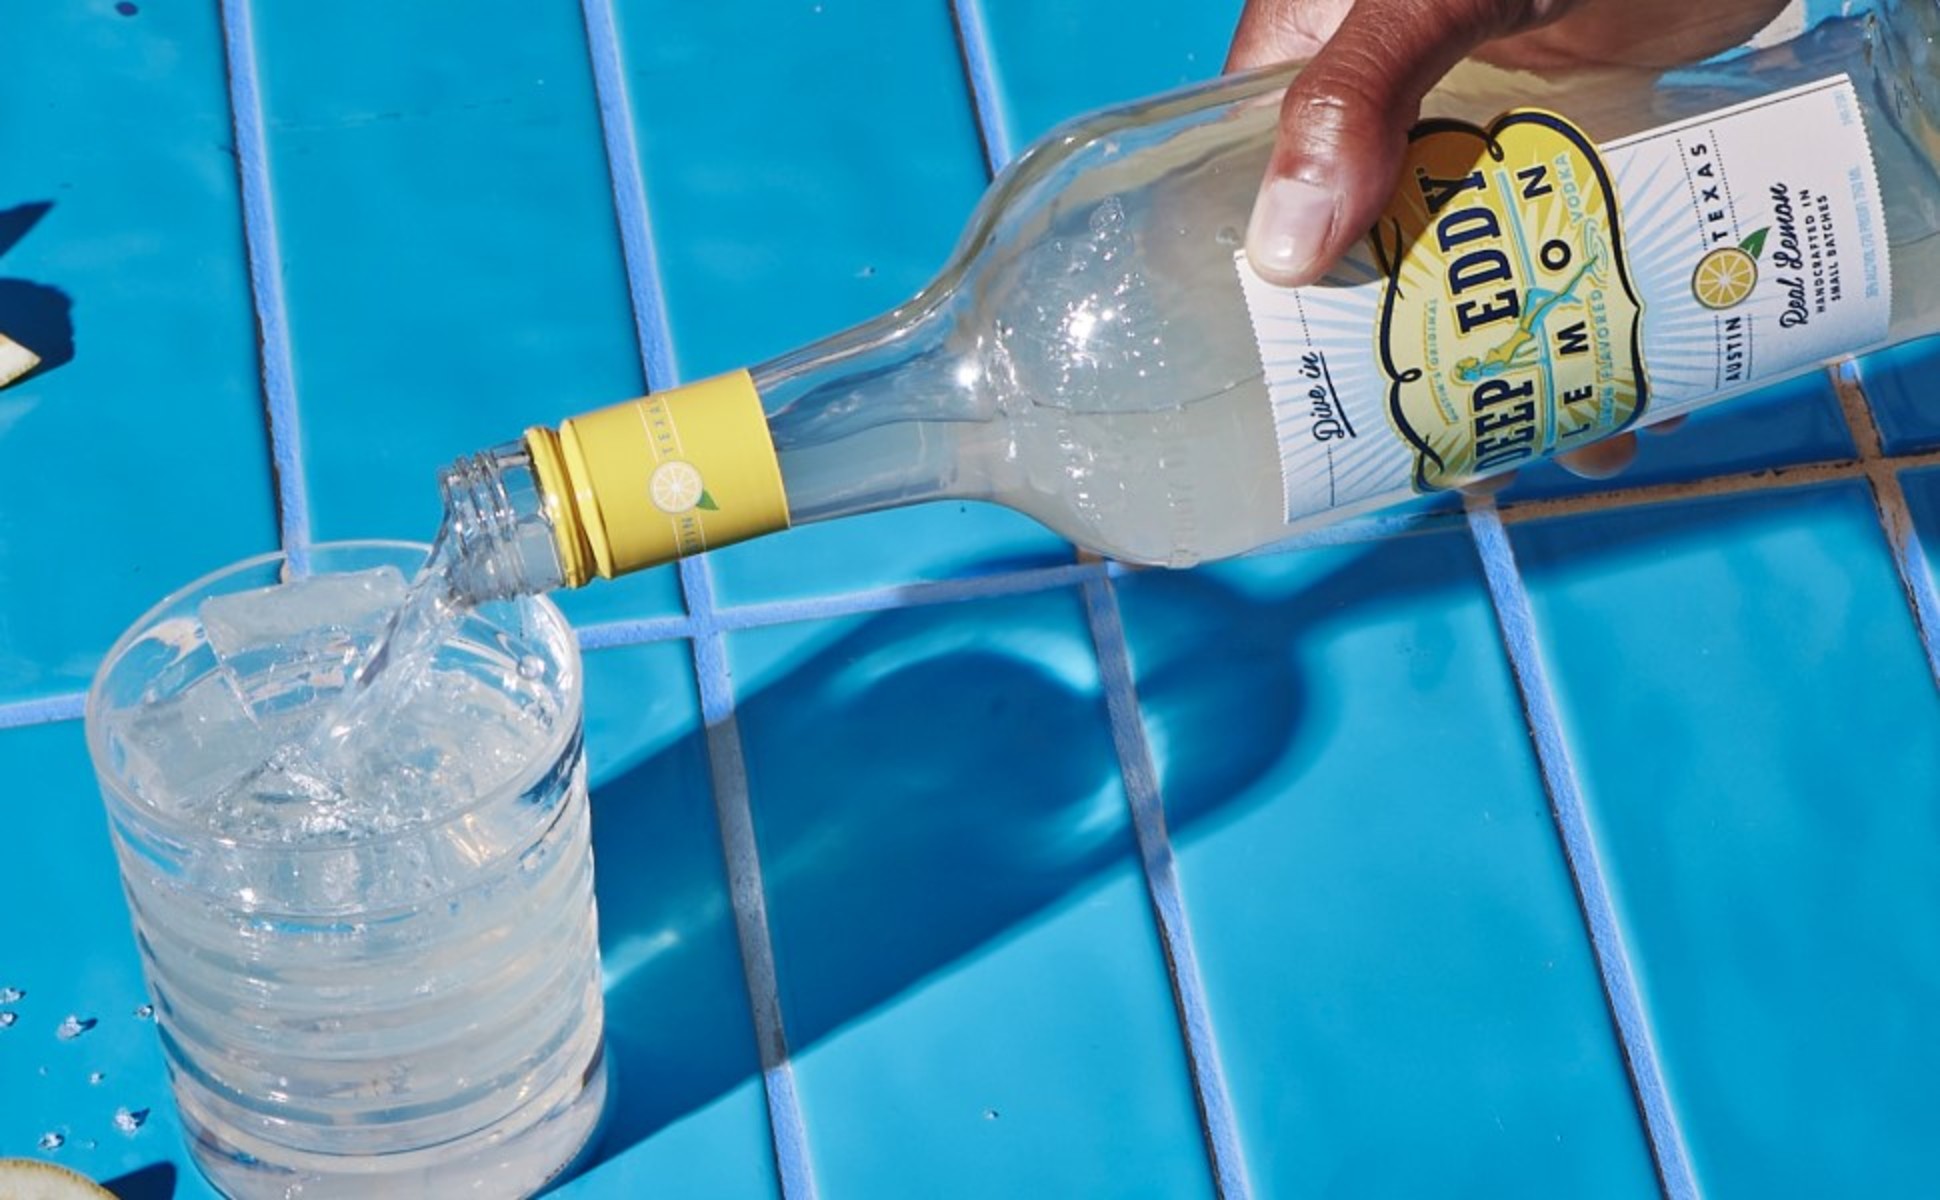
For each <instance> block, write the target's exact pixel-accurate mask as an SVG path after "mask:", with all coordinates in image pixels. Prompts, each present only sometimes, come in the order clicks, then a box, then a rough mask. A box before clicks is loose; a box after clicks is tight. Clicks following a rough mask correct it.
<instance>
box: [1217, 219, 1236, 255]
mask: <svg viewBox="0 0 1940 1200" xmlns="http://www.w3.org/2000/svg"><path fill="white" fill-rule="evenodd" d="M1213 240H1214V241H1216V242H1218V243H1219V244H1220V245H1222V246H1224V247H1226V248H1227V249H1229V250H1230V249H1232V248H1233V247H1235V246H1237V245H1239V243H1240V236H1239V230H1237V229H1234V228H1233V227H1232V226H1231V225H1227V226H1225V227H1223V228H1222V229H1220V231H1219V232H1218V233H1216V234H1214V235H1213Z"/></svg>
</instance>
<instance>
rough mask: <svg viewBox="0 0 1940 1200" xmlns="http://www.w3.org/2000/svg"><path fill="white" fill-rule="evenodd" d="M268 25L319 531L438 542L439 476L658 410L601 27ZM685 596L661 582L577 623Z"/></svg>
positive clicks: (427, 22)
mask: <svg viewBox="0 0 1940 1200" xmlns="http://www.w3.org/2000/svg"><path fill="white" fill-rule="evenodd" d="M258 7H259V9H260V11H258V12H257V13H256V34H257V39H256V40H257V46H258V67H259V70H260V72H261V76H262V92H263V107H264V119H265V122H266V136H267V142H268V155H269V163H270V170H271V175H272V182H273V188H274V215H275V218H276V222H277V229H278V233H279V237H280V239H281V250H282V257H283V265H284V280H285V287H286V291H287V296H288V304H289V326H290V339H291V346H292V350H293V354H294V359H295V373H296V379H295V383H296V391H297V400H298V404H299V406H300V409H301V411H302V415H303V420H302V426H303V437H304V453H305V462H306V463H307V466H308V472H307V474H308V482H309V490H310V496H311V508H312V510H313V514H314V517H313V520H314V524H315V532H316V535H317V537H319V538H342V537H387V536H388V537H408V538H412V539H415V540H418V541H428V540H430V537H431V534H432V533H433V532H434V531H435V530H436V528H437V522H438V497H437V490H436V472H437V470H438V468H439V467H441V466H443V465H444V464H445V463H447V462H449V461H451V460H452V459H453V458H455V457H457V456H458V455H460V454H467V453H471V452H473V451H476V450H480V449H483V448H485V447H487V446H491V445H496V444H498V443H500V442H504V441H509V440H512V439H515V438H517V437H518V436H519V435H520V434H521V433H522V432H523V431H524V429H525V428H526V427H527V426H528V425H532V424H536V423H540V422H553V421H557V420H559V419H560V418H562V417H566V416H570V415H572V414H573V413H574V412H578V411H582V410H585V409H590V408H594V407H598V406H602V405H606V404H610V403H614V402H616V401H619V400H623V399H625V398H626V397H628V396H631V395H636V394H638V393H639V392H640V390H641V389H642V380H641V374H640V365H639V349H638V346H637V344H636V341H635V337H634V328H633V317H632V308H631V305H630V302H629V300H628V295H627V287H626V276H625V270H624V263H623V259H622V256H621V252H620V243H619V236H618V230H617V227H616V225H615V223H614V211H613V200H612V190H611V186H610V183H609V180H608V176H607V169H606V155H605V150H604V145H603V142H602V138H601V132H600V124H599V108H598V104H597V101H596V99H595V96H594V90H593V83H592V74H591V68H590V67H589V65H588V59H587V42H586V33H585V29H584V27H583V25H582V23H581V20H580V16H579V11H578V8H577V6H574V5H550V6H547V7H546V8H545V9H544V10H543V11H533V10H531V9H530V6H528V5H523V4H519V3H516V2H515V0H488V2H487V3H483V4H479V3H459V2H458V0H431V2H427V3H414V4H408V5H396V4H388V3H384V2H383V0H353V2H351V3H344V4H330V5H322V6H317V5H295V6H292V5H259V6H258ZM353 67H354V69H351V68H353ZM677 595H678V593H677V589H676V586H675V581H674V577H673V573H672V572H671V571H658V572H652V573H649V574H648V575H646V576H643V577H641V578H637V579H633V580H628V581H625V582H623V583H618V584H608V585H604V586H602V587H600V588H598V589H595V590H592V591H589V592H586V593H584V594H583V595H581V596H576V597H573V598H572V599H571V600H570V601H569V602H568V603H569V606H570V607H571V609H572V615H573V616H574V618H575V619H576V620H580V621H592V620H601V619H608V618H614V617H639V616H651V615H659V614H666V613H673V612H677V611H679V607H678V599H677Z"/></svg>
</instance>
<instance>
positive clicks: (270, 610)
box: [198, 567, 407, 712]
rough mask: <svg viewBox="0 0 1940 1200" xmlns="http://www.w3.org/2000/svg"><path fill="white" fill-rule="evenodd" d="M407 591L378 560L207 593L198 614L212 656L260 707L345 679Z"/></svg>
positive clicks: (303, 697) (299, 699) (292, 701)
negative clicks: (359, 567) (374, 564)
mask: <svg viewBox="0 0 1940 1200" xmlns="http://www.w3.org/2000/svg"><path fill="white" fill-rule="evenodd" d="M406 592H407V588H406V586H405V582H404V576H403V574H402V573H400V572H399V571H398V570H397V568H395V567H378V568H376V569H374V570H370V571H349V572H344V573H342V574H336V575H313V576H310V577H309V578H307V579H298V580H294V581H292V582H290V583H283V584H278V585H276V586H275V587H267V588H258V589H256V590H255V591H249V592H233V593H231V594H229V595H226V596H211V597H210V598H209V599H207V600H204V601H203V602H202V607H201V609H200V610H199V611H198V615H199V616H200V617H201V619H202V629H203V634H204V636H205V637H207V638H208V640H209V646H210V648H212V649H213V650H214V651H215V653H216V658H217V659H218V660H219V661H220V662H221V663H222V664H223V666H224V667H226V668H227V669H228V670H229V671H230V672H231V673H232V674H233V675H234V676H235V677H236V679H237V681H238V683H239V685H240V686H241V688H242V691H243V694H244V695H245V696H247V697H248V699H249V703H250V705H251V706H252V707H253V708H255V709H256V710H258V711H259V712H261V711H270V710H277V709H282V708H288V707H291V706H293V705H301V704H304V703H307V702H308V701H309V700H310V699H311V698H313V697H314V696H315V694H316V692H317V690H318V689H328V690H335V689H337V688H340V687H342V686H343V684H344V683H345V682H346V681H347V680H348V679H349V677H350V674H351V672H352V671H354V670H355V668H356V666H357V664H358V663H360V662H362V661H363V658H364V656H365V655H366V654H368V653H369V652H370V650H371V649H372V647H373V646H374V645H375V644H376V642H377V639H378V637H379V636H380V635H381V634H382V633H383V632H384V628H385V626H386V625H387V624H388V623H389V622H390V619H391V616H392V614H393V613H395V612H396V611H397V609H398V606H399V605H401V604H403V603H404V597H405V594H406Z"/></svg>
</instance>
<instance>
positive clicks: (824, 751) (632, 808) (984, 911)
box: [593, 539, 1472, 1158]
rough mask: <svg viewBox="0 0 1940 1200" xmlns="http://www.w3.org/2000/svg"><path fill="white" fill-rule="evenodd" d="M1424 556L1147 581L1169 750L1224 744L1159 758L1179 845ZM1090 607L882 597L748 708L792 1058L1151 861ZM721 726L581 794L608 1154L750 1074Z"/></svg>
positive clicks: (758, 819) (1053, 600) (1371, 554)
mask: <svg viewBox="0 0 1940 1200" xmlns="http://www.w3.org/2000/svg"><path fill="white" fill-rule="evenodd" d="M1415 541H1417V539H1403V540H1402V541H1400V542H1394V543H1377V544H1374V545H1371V546H1368V547H1365V548H1362V549H1358V550H1356V551H1352V552H1342V553H1341V554H1340V555H1339V556H1338V557H1336V558H1333V559H1330V560H1329V561H1330V562H1331V563H1333V564H1334V567H1333V569H1329V570H1325V571H1324V572H1320V573H1317V574H1316V577H1315V578H1314V579H1313V580H1312V581H1311V583H1310V584H1309V585H1308V586H1306V587H1304V588H1303V589H1301V590H1299V591H1298V592H1297V593H1296V594H1294V595H1293V596H1291V598H1286V597H1276V598H1274V599H1273V600H1271V601H1262V600H1259V599H1255V598H1253V597H1250V596H1248V595H1246V594H1244V593H1243V592H1242V591H1240V590H1239V589H1237V588H1235V587H1233V586H1231V585H1229V584H1228V583H1226V582H1223V581H1222V580H1220V579H1219V578H1218V577H1217V576H1216V575H1215V574H1214V573H1213V572H1210V571H1204V570H1201V571H1191V572H1178V573H1170V572H1154V573H1152V575H1151V576H1150V577H1149V582H1148V577H1146V576H1141V577H1140V578H1139V580H1138V581H1137V583H1136V584H1135V585H1134V586H1136V587H1137V588H1138V604H1139V610H1140V613H1141V630H1142V631H1147V630H1156V631H1158V632H1157V633H1156V634H1149V633H1143V634H1142V636H1141V637H1140V640H1139V643H1138V646H1137V651H1136V653H1137V658H1138V664H1137V666H1138V676H1139V682H1140V686H1141V687H1143V686H1145V684H1146V683H1147V682H1148V681H1151V682H1153V683H1156V684H1158V685H1161V686H1163V685H1165V684H1166V682H1167V681H1168V680H1171V679H1177V678H1181V677H1188V678H1193V679H1195V680H1196V681H1197V682H1196V684H1195V686H1193V687H1191V688H1187V689H1175V690H1181V691H1185V692H1187V693H1189V694H1190V695H1191V696H1192V697H1193V699H1192V702H1191V703H1190V704H1188V705H1184V706H1181V705H1178V704H1176V703H1175V704H1173V705H1172V706H1170V708H1169V709H1168V711H1167V714H1166V728H1165V730H1164V736H1165V738H1166V739H1167V740H1168V742H1170V743H1172V744H1174V745H1204V746H1206V747H1207V748H1208V750H1207V752H1206V753H1204V754H1193V755H1174V756H1171V758H1172V760H1173V761H1171V762H1170V763H1169V764H1168V768H1167V776H1166V781H1165V786H1166V804H1167V818H1168V821H1169V822H1170V824H1171V827H1172V828H1173V830H1174V831H1175V832H1177V831H1178V830H1179V829H1180V828H1181V827H1182V826H1185V825H1188V824H1191V823H1194V822H1198V821H1202V820H1207V819H1209V818H1213V817H1216V816H1218V815H1219V814H1220V813H1222V812H1223V811H1224V810H1227V809H1230V808H1232V807H1233V806H1234V805H1237V804H1240V803H1243V801H1242V800H1240V799H1239V798H1240V797H1243V796H1244V795H1245V794H1246V793H1247V791H1248V788H1249V785H1251V784H1252V783H1254V782H1255V781H1257V780H1258V779H1259V778H1261V777H1262V775H1264V774H1265V773H1266V772H1267V771H1268V770H1269V769H1270V768H1272V767H1273V766H1274V765H1275V764H1276V763H1278V762H1280V761H1281V759H1282V757H1283V756H1284V755H1285V754H1287V753H1289V752H1291V751H1290V749H1289V748H1290V747H1292V746H1294V745H1295V743H1296V742H1299V741H1300V740H1301V738H1300V735H1301V731H1302V728H1303V725H1306V724H1309V723H1311V721H1312V718H1314V717H1315V716H1317V715H1319V716H1324V714H1314V713H1311V712H1309V711H1308V708H1307V703H1306V698H1307V697H1308V696H1309V695H1310V694H1311V692H1312V691H1313V690H1314V689H1313V688H1312V687H1311V686H1310V684H1309V683H1308V681H1303V679H1302V678H1301V676H1300V669H1299V666H1298V664H1299V662H1300V654H1299V653H1298V645H1299V643H1300V641H1301V639H1302V637H1303V636H1305V635H1307V634H1308V633H1309V631H1312V630H1314V629H1316V628H1317V627H1321V626H1325V625H1335V624H1339V623H1342V622H1353V621H1356V620H1364V619H1367V618H1368V617H1369V615H1370V613H1371V611H1372V610H1376V609H1379V608H1382V607H1386V606H1388V605H1391V604H1395V603H1400V602H1406V603H1418V602H1419V601H1420V599H1421V597H1422V596H1423V595H1424V594H1430V593H1433V592H1435V591H1437V590H1440V589H1446V588H1449V587H1452V586H1454V581H1453V580H1451V579H1447V578H1437V577H1436V575H1435V572H1433V571H1424V570H1423V569H1422V565H1421V562H1420V559H1419V557H1418V554H1417V549H1418V547H1416V546H1413V545H1410V543H1411V542H1415ZM1468 553H1470V554H1471V555H1472V551H1468ZM1471 562H1472V559H1471ZM1081 604H1082V601H1081V599H1080V598H1079V596H1078V594H1077V592H1076V591H1075V589H1058V590H1056V591H1053V592H1046V593H1040V594H1036V595H1032V596H1025V597H1014V598H1010V599H1007V600H1005V601H1003V602H1002V609H1001V611H1000V612H998V613H996V614H995V615H993V612H992V610H991V607H990V606H989V605H985V604H966V605H943V606H934V607H930V608H924V609H900V610H894V611H891V612H889V613H885V614H883V615H881V616H877V617H872V618H869V619H868V620H867V621H865V622H864V623H862V624H860V625H858V626H855V627H853V628H851V629H850V630H849V631H848V632H847V633H845V634H844V635H842V636H841V637H840V638H839V639H838V640H836V641H834V642H832V643H830V644H827V645H824V646H821V647H819V648H817V649H815V650H813V651H812V652H810V653H806V654H804V655H803V657H802V659H801V660H800V661H799V662H796V663H793V664H792V665H791V666H790V667H789V668H788V669H787V670H786V671H785V673H783V674H780V675H779V676H778V677H776V678H775V679H774V680H773V681H772V682H768V683H766V684H763V685H759V686H756V687H752V688H749V689H748V690H747V691H746V692H745V693H744V694H741V695H739V696H738V697H737V705H736V721H737V722H738V727H739V731H740V734H741V743H742V745H744V746H745V747H746V753H745V757H744V762H745V767H746V774H747V780H748V791H749V796H750V805H751V808H752V815H753V821H754V827H755V837H756V842H757V846H758V849H759V855H760V867H761V870H762V873H763V884H764V888H763V891H764V894H765V897H766V900H767V918H768V923H769V930H770V934H771V942H772V945H773V948H774V957H775V964H776V975H777V986H778V988H779V991H780V1001H781V1008H782V1013H783V1016H784V1019H785V1022H786V1026H787V1037H788V1041H789V1047H790V1050H791V1052H792V1053H795V1054H800V1053H801V1052H802V1051H804V1050H806V1049H807V1048H809V1047H811V1046H813V1045H814V1044H816V1043H817V1042H818V1041H820V1040H821V1039H824V1038H826V1037H828V1036H830V1035H831V1034H833V1033H835V1032H836V1031H838V1030H839V1029H841V1028H842V1027H843V1026H845V1025H847V1024H849V1023H851V1022H853V1021H855V1020H856V1019H858V1018H860V1017H862V1016H864V1015H866V1014H868V1013H870V1012H871V1011H873V1010H875V1009H877V1008H879V1007H881V1006H882V1005H884V1004H886V1003H888V1002H889V1001H891V1000H892V999H894V998H895V997H896V996H898V995H900V994H902V993H904V992H906V991H908V990H909V989H911V988H912V987H914V986H916V985H918V984H919V983H921V982H922V981H924V980H925V979H927V978H930V977H932V976H934V975H936V974H937V973H939V972H942V971H945V970H947V969H948V968H949V967H950V966H951V965H952V964H954V963H956V962H958V961H959V960H961V959H964V958H965V957H966V956H969V955H972V954H974V953H975V952H976V951H977V950H978V949H979V948H980V947H983V946H985V945H987V944H989V943H991V942H992V941H994V940H996V939H998V938H1000V937H1001V936H1003V935H1004V934H1005V933H1006V932H1007V931H1011V930H1014V929H1015V928H1017V927H1019V926H1021V925H1023V924H1025V923H1028V922H1029V921H1031V920H1033V919H1034V918H1035V917H1037V916H1039V915H1040V914H1043V913H1045V912H1046V910H1049V909H1052V908H1054V907H1055V906H1057V905H1059V904H1060V903H1063V902H1066V901H1067V900H1069V899H1072V898H1075V897H1077V896H1079V895H1081V894H1082V892H1083V891H1084V890H1085V889H1086V888H1087V887H1088V886H1092V885H1094V883H1095V882H1096V881H1099V880H1101V878H1102V877H1103V876H1105V875H1106V874H1107V873H1108V872H1109V871H1111V870H1112V869H1114V868H1119V867H1122V866H1123V864H1125V863H1126V861H1127V856H1132V857H1133V859H1134V860H1135V857H1136V847H1135V843H1134V841H1133V835H1132V831H1131V826H1130V815H1129V810H1128V807H1127V804H1126V801H1125V798H1124V793H1123V787H1122V782H1121V780H1122V776H1121V772H1120V768H1119V764H1118V760H1117V757H1116V753H1115V751H1114V748H1113V743H1112V735H1111V729H1110V725H1109V718H1108V715H1107V712H1106V708H1105V702H1104V698H1103V695H1102V692H1101V690H1100V687H1099V684H1098V680H1097V667H1096V658H1095V652H1094V650H1093V647H1092V644H1091V641H1090V635H1089V632H1088V630H1087V628H1086V625H1085V622H1084V619H1083V612H1082V607H1081ZM1319 724H1320V725H1321V726H1325V725H1326V722H1325V720H1321V721H1320V722H1319ZM706 736H707V735H706V734H705V733H704V732H695V733H693V734H690V735H688V736H687V737H685V738H684V739H682V740H680V741H678V742H676V743H674V744H672V745H669V746H666V747H664V748H662V749H661V750H659V751H658V752H656V753H654V754H653V755H651V756H650V757H649V758H647V759H645V760H644V761H641V762H639V763H638V764H636V765H633V766H631V767H630V768H627V769H625V770H623V771H620V772H618V773H616V774H614V775H613V776H612V777H610V778H605V779H598V780H595V783H594V786H593V828H594V841H595V853H596V855H597V858H598V873H599V884H598V894H599V904H600V921H601V931H602V936H601V943H602V953H603V954H604V955H605V959H606V969H607V1006H608V1007H607V1013H608V1016H607V1019H608V1031H609V1034H608V1036H609V1054H610V1055H611V1061H612V1062H613V1063H614V1065H615V1068H616V1083H617V1088H616V1094H617V1099H616V1101H615V1104H614V1112H613V1113H612V1115H611V1118H610V1124H609V1127H608V1130H607V1134H606V1137H605V1140H604V1143H603V1145H602V1147H601V1149H600V1151H599V1155H600V1157H601V1158H607V1157H611V1156H613V1155H615V1154H618V1153H620V1152H621V1151H623V1150H625V1149H626V1148H627V1147H629V1146H631V1145H634V1144H636V1143H638V1142H639V1141H641V1140H644V1139H645V1138H647V1137H649V1136H651V1135H652V1134H654V1133H655V1132H657V1131H658V1130H660V1129H662V1128H665V1127H666V1126H668V1125H670V1124H672V1123H674V1122H675V1121H678V1120H679V1119H681V1117H683V1116H684V1115H686V1114H689V1113H692V1112H695V1111H697V1110H699V1109H701V1108H703V1107H705V1106H706V1105H708V1104H709V1103H711V1102H712V1101H714V1100H716V1099H717V1098H719V1097H721V1096H723V1095H725V1094H726V1093H727V1092H729V1091H730V1090H732V1089H734V1088H736V1087H737V1086H740V1085H741V1084H743V1083H745V1082H746V1081H748V1080H749V1079H751V1078H755V1077H758V1075H759V1072H760V1063H759V1060H758V1058H757V1055H756V1050H755V1042H754V1037H753V1031H752V1029H751V1026H750V1023H749V1016H748V1010H747V1006H746V989H745V984H744V982H743V976H742V971H741V963H740V958H739V953H738V949H737V943H736V939H735V927H734V916H733V912H732V909H731V905H730V903H729V900H728V897H727V896H726V894H725V889H724V886H723V884H722V867H721V861H722V860H721V851H720V841H719V837H718V834H717V833H716V832H715V830H716V826H715V814H714V811H713V807H712V803H713V802H712V800H711V793H712V787H711V784H710V782H709V777H708V769H707V751H706V746H705V738H706ZM1321 736H1323V737H1324V736H1325V735H1324V734H1322V735H1321ZM1307 740H1308V741H1311V740H1312V739H1311V738H1309V739H1307ZM1299 752H1300V753H1303V754H1307V755H1313V754H1315V753H1317V751H1316V750H1314V749H1313V747H1311V746H1305V747H1303V748H1302V749H1301V750H1300V751H1299ZM832 764H833V765H838V766H839V770H831V769H830V768H831V765H832ZM973 798H974V802H971V801H972V799H973Z"/></svg>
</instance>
